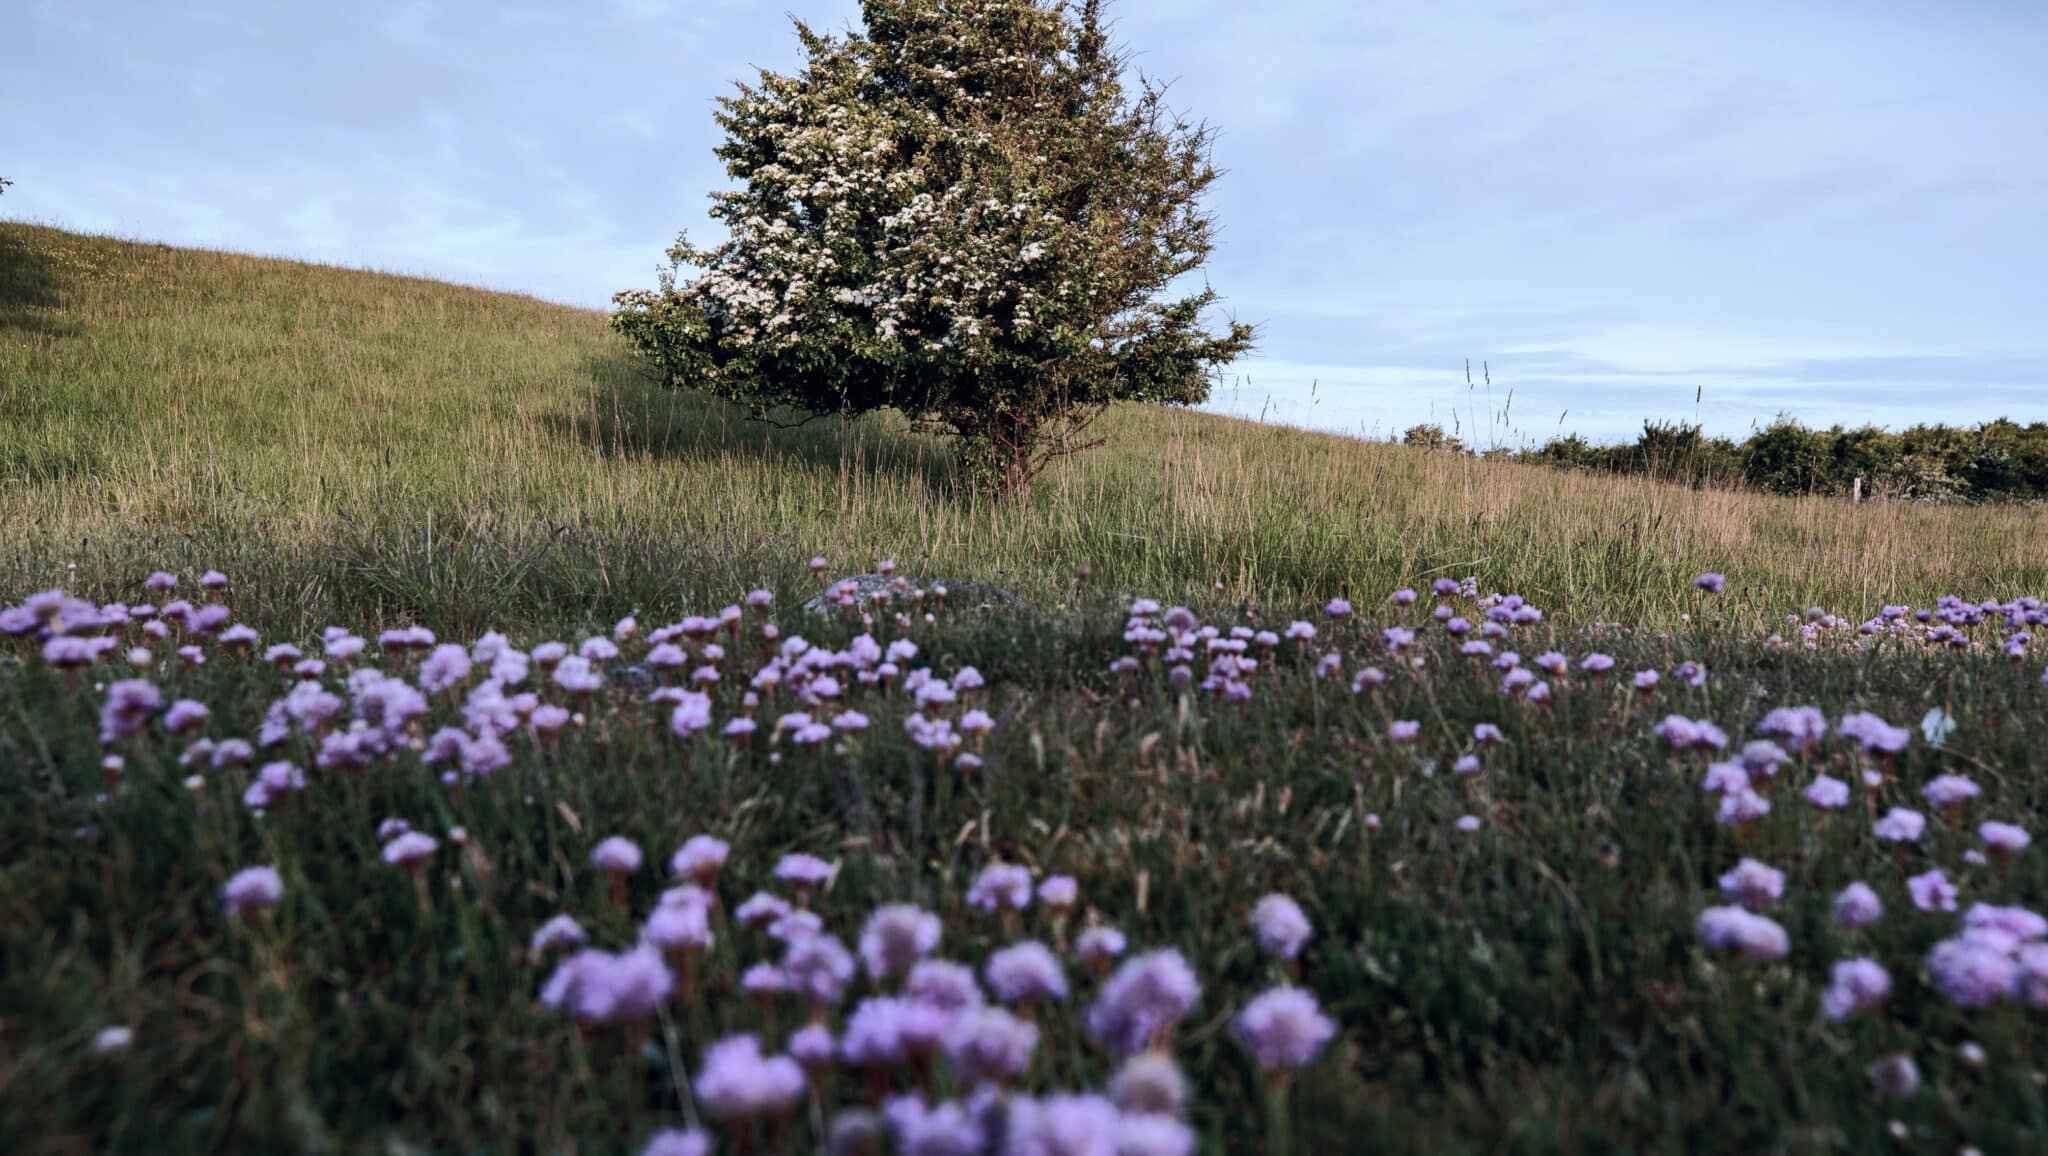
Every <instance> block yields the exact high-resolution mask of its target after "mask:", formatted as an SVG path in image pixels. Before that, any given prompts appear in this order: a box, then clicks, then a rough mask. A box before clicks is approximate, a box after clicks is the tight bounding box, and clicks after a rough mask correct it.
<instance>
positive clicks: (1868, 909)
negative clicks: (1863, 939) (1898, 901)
mask: <svg viewBox="0 0 2048 1156" xmlns="http://www.w3.org/2000/svg"><path fill="white" fill-rule="evenodd" d="M1883 915H1884V904H1883V903H1881V902H1879V901H1878V898H1877V892H1875V891H1872V890H1871V889H1870V884H1868V883H1864V882H1861V881H1858V882H1855V883H1851V884H1849V885H1848V886H1847V887H1844V888H1842V890H1841V892H1840V893H1839V894H1837V895H1836V896H1835V922H1836V923H1839V924H1841V925H1842V926H1843V927H1847V928H1850V929H1851V930H1854V929H1856V928H1861V927H1869V926H1870V925H1871V924H1873V923H1876V922H1877V921H1878V920H1879V919H1880V918H1882V917H1883Z"/></svg>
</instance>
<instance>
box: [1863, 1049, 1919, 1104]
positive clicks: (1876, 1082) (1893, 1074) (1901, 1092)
mask: <svg viewBox="0 0 2048 1156" xmlns="http://www.w3.org/2000/svg"><path fill="white" fill-rule="evenodd" d="M1870 1083H1871V1086H1872V1087H1875V1088H1876V1089H1877V1090H1878V1092H1879V1093H1881V1094H1883V1095H1886V1096H1893V1097H1897V1098H1899V1099H1905V1098H1907V1097H1910V1096H1912V1095H1913V1094H1914V1093H1916V1092H1918V1091H1919V1090H1920V1069H1919V1068H1918V1067H1916V1066H1914V1064H1913V1058H1912V1057H1911V1056H1907V1055H1904V1054H1902V1053H1898V1052H1894V1053H1892V1054H1890V1055H1886V1056H1880V1057H1878V1059H1877V1062H1876V1063H1873V1064H1871V1065H1870Z"/></svg>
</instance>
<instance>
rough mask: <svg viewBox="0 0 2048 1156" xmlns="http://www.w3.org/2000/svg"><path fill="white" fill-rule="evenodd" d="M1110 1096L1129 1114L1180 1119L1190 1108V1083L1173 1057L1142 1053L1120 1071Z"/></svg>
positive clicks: (1113, 1080) (1113, 1082) (1126, 1061)
mask: <svg viewBox="0 0 2048 1156" xmlns="http://www.w3.org/2000/svg"><path fill="white" fill-rule="evenodd" d="M1109 1095H1110V1098H1111V1099H1113V1100H1115V1101H1116V1106H1117V1107H1119V1108H1122V1109H1123V1110H1124V1111H1126V1112H1131V1113H1138V1114H1146V1115H1160V1116H1178V1115H1180V1114H1181V1113H1182V1112H1183V1111H1185V1110H1186V1109H1187V1101H1188V1081H1187V1077H1186V1076H1184V1075H1182V1074H1181V1070H1180V1065H1179V1064H1176V1063H1174V1062H1173V1059H1172V1058H1171V1057H1169V1056H1164V1055H1161V1054H1159V1053H1158V1052H1141V1053H1139V1054H1138V1055H1135V1056H1132V1057H1131V1058H1130V1059H1128V1060H1125V1061H1124V1066H1123V1067H1121V1068H1119V1069H1117V1073H1116V1076H1115V1078H1114V1079H1112V1080H1111V1081H1110V1083H1109Z"/></svg>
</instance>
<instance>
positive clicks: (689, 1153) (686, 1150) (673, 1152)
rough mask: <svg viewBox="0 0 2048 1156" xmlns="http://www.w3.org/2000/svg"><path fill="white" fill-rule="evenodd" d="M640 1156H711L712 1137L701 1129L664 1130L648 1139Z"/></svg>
mask: <svg viewBox="0 0 2048 1156" xmlns="http://www.w3.org/2000/svg"><path fill="white" fill-rule="evenodd" d="M640 1156H711V1135H710V1133H708V1132H705V1131H704V1130H702V1129H700V1128H691V1129H689V1130H688V1131H684V1130H682V1129H680V1128H663V1129H662V1130H661V1131H659V1132H656V1133H655V1134H654V1135H652V1136H649V1137H648V1138H647V1145H646V1146H645V1147H643V1148H641V1149H640Z"/></svg>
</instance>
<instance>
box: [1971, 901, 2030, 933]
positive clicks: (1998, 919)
mask: <svg viewBox="0 0 2048 1156" xmlns="http://www.w3.org/2000/svg"><path fill="white" fill-rule="evenodd" d="M1963 926H1965V927H1988V928H1990V929H1992V930H1994V931H2000V932H2003V933H2005V934H2006V935H2010V936H2012V937H2013V939H2015V940H2018V941H2022V942H2024V941H2026V940H2032V939H2042V938H2048V919H2044V918H2042V917H2041V916H2040V915H2039V914H2038V913H2036V912H2033V911H2029V910H2027V909H2026V908H2024V907H1999V906H1996V905H1994V904H1990V903H1972V904H1971V905H1970V909H1969V910H1968V911H1966V912H1964V913H1963Z"/></svg>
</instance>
